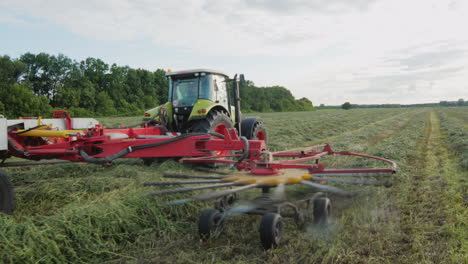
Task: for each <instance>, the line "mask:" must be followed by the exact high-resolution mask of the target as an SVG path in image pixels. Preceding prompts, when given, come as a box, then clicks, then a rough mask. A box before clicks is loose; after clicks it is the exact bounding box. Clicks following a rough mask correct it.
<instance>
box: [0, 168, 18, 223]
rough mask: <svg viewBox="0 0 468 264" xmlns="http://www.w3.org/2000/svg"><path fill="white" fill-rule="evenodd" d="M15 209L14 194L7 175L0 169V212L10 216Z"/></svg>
mask: <svg viewBox="0 0 468 264" xmlns="http://www.w3.org/2000/svg"><path fill="white" fill-rule="evenodd" d="M14 208H15V192H14V190H13V184H12V183H11V181H10V178H9V177H8V174H7V173H6V172H5V171H3V170H2V169H0V212H3V213H6V214H12V213H13V210H14Z"/></svg>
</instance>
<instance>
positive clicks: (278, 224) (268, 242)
mask: <svg viewBox="0 0 468 264" xmlns="http://www.w3.org/2000/svg"><path fill="white" fill-rule="evenodd" d="M259 232H260V241H261V242H262V246H263V248H264V249H270V248H273V247H276V246H278V245H279V243H280V241H281V238H282V237H283V221H282V220H281V216H280V215H279V214H274V213H268V214H265V215H263V217H262V221H261V222H260V228H259Z"/></svg>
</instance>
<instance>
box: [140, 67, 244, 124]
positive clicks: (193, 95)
mask: <svg viewBox="0 0 468 264" xmlns="http://www.w3.org/2000/svg"><path fill="white" fill-rule="evenodd" d="M166 77H167V79H168V83H169V87H168V88H169V89H168V102H167V103H165V104H164V105H162V106H158V107H156V108H153V109H150V110H148V111H146V112H145V115H144V120H150V119H152V118H153V119H154V121H157V122H160V121H161V120H164V123H165V125H166V127H167V128H169V129H170V130H172V131H177V132H183V131H190V130H193V129H192V128H193V125H194V123H196V122H197V120H200V119H205V118H206V117H207V116H208V115H209V114H210V112H213V111H217V112H222V113H224V114H225V115H226V116H227V117H228V118H229V119H231V121H232V122H234V115H235V114H234V113H231V112H234V111H231V107H230V104H229V101H230V98H229V92H228V87H227V82H228V80H229V78H228V76H227V74H225V73H222V72H219V71H215V70H207V69H195V70H187V71H177V72H170V71H169V72H167V73H166ZM162 115H165V116H164V117H162V118H160V117H161V116H162ZM155 116H156V117H155ZM154 117H155V118H154Z"/></svg>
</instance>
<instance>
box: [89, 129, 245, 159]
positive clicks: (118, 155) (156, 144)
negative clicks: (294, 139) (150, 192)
mask: <svg viewBox="0 0 468 264" xmlns="http://www.w3.org/2000/svg"><path fill="white" fill-rule="evenodd" d="M206 134H209V135H212V136H215V137H219V138H224V136H223V135H221V134H219V133H214V132H208V133H202V132H199V133H188V134H182V135H180V136H177V137H175V138H171V139H168V140H166V141H162V142H156V143H151V144H143V145H137V146H132V147H128V148H126V149H123V150H121V151H119V152H117V153H114V154H112V155H109V156H107V157H104V158H94V157H91V156H89V155H88V154H87V153H86V152H85V151H84V150H83V149H80V156H81V157H82V158H83V159H84V160H85V161H87V162H89V163H94V164H105V163H109V162H112V161H113V160H115V159H118V158H120V157H123V156H125V155H127V154H128V153H130V152H134V151H136V150H141V149H147V148H154V147H158V146H162V145H165V144H169V143H172V142H175V141H178V140H182V139H185V138H188V137H193V136H202V135H206ZM247 143H248V142H247Z"/></svg>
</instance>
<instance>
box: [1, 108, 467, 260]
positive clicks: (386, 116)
mask: <svg viewBox="0 0 468 264" xmlns="http://www.w3.org/2000/svg"><path fill="white" fill-rule="evenodd" d="M257 116H260V117H262V119H263V120H264V122H265V123H266V125H267V128H268V131H269V148H270V150H283V149H288V148H294V147H302V146H310V145H314V144H317V143H324V142H328V143H331V145H332V147H333V148H334V149H336V150H349V151H354V152H360V153H365V154H370V155H377V156H381V157H385V158H388V159H392V160H394V161H396V162H397V163H398V165H399V168H400V170H399V172H398V173H397V174H396V175H395V176H394V177H393V178H392V181H393V183H394V186H393V187H391V188H383V187H382V188H380V187H377V188H376V187H368V186H352V187H349V186H344V185H341V186H340V185H337V186H339V187H342V188H346V189H348V190H352V191H355V192H357V193H358V195H357V196H355V197H353V198H352V199H349V198H347V199H345V198H340V197H335V196H331V200H332V203H333V206H334V207H333V214H332V224H331V225H330V227H329V228H327V229H325V230H324V229H318V228H317V227H314V226H312V225H311V226H309V227H308V228H307V230H306V231H303V230H299V229H297V228H296V226H295V224H294V223H293V221H292V220H287V221H286V233H285V236H284V240H283V241H282V244H281V245H280V246H279V247H278V248H276V249H273V250H269V251H264V250H263V249H262V248H261V246H260V242H259V235H258V223H259V218H258V217H255V216H239V217H235V218H234V219H233V220H232V221H230V222H229V223H228V225H227V227H226V230H225V232H224V234H223V235H222V236H220V237H219V238H214V239H210V240H208V241H206V242H201V241H200V240H199V238H198V234H197V219H198V215H199V212H200V210H202V209H203V208H207V207H210V206H211V204H210V203H190V204H183V205H178V206H163V204H164V202H165V201H167V200H172V199H177V198H182V197H186V195H172V196H168V197H160V198H153V197H148V196H147V195H146V193H147V192H148V191H150V190H152V189H151V188H147V187H142V183H143V182H144V181H148V180H149V181H158V180H160V178H161V174H162V173H163V172H169V171H170V172H179V173H180V172H186V173H192V170H191V168H190V167H189V166H186V165H181V164H178V163H177V162H174V161H171V160H169V161H166V162H164V163H161V164H153V165H152V166H149V167H147V166H143V164H142V162H141V161H140V160H118V161H117V162H115V164H114V165H113V166H111V167H109V168H104V167H101V166H97V165H91V164H60V165H52V166H36V167H20V168H10V169H7V170H6V171H7V172H8V173H9V174H10V176H11V178H12V180H13V182H14V185H15V187H16V196H17V205H16V206H17V209H16V211H15V214H14V215H13V216H6V215H0V226H2V228H1V229H0V262H4V263H468V261H467V259H468V225H467V222H468V210H467V207H468V190H467V189H468V188H467V187H468V107H457V108H408V109H356V110H350V111H341V110H340V111H315V112H298V113H268V114H257ZM139 119H140V117H132V118H131V117H126V118H102V120H101V121H102V122H103V123H104V124H105V125H107V126H114V125H118V124H134V123H137V122H138V121H139ZM327 163H328V164H329V165H333V166H337V167H358V166H370V167H372V166H381V165H382V164H379V163H377V162H369V161H366V160H363V159H350V158H349V157H344V158H332V159H331V160H329V161H327ZM311 191H313V190H312V189H308V187H300V186H297V187H291V188H289V187H288V190H287V195H289V196H301V195H305V194H307V193H310V192H311ZM249 192H250V191H249ZM246 195H247V196H251V195H252V192H250V193H247V194H246Z"/></svg>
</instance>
